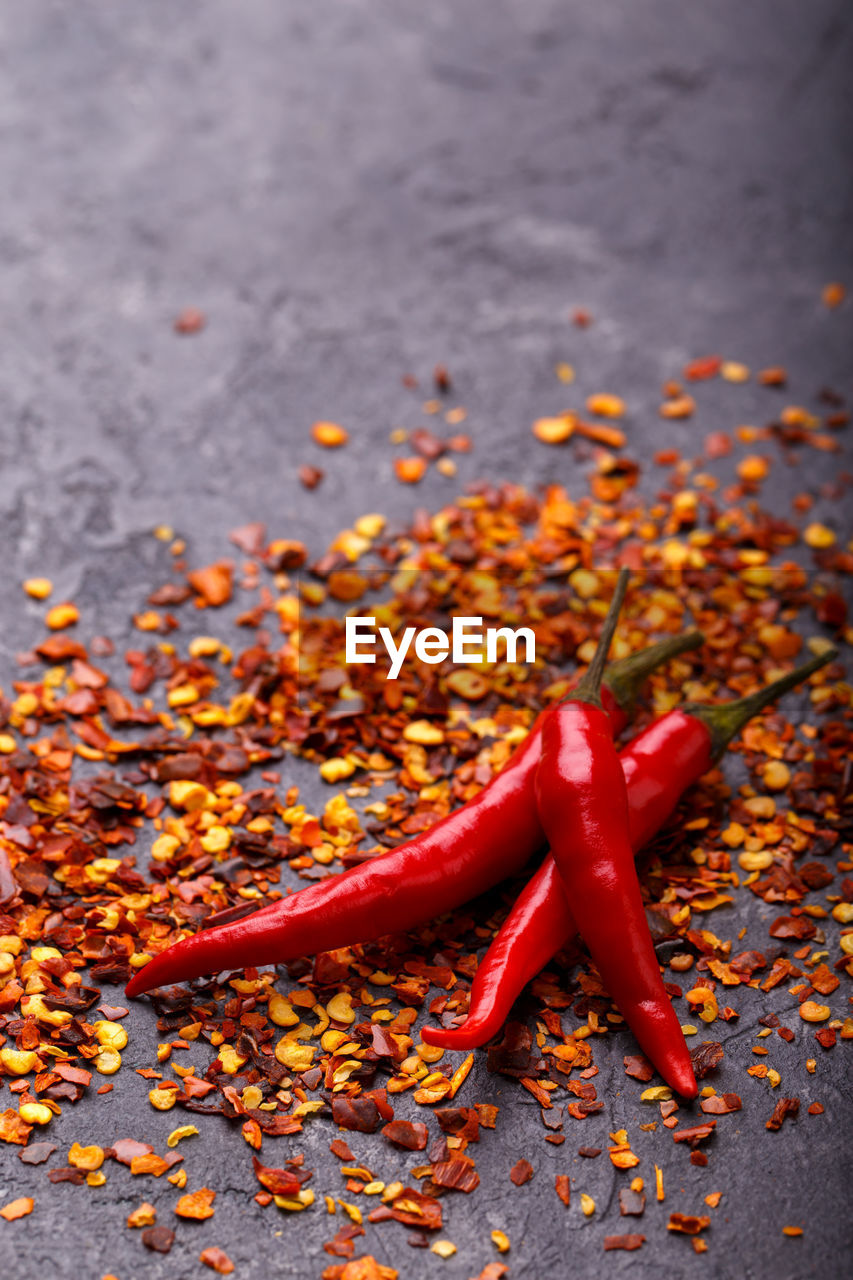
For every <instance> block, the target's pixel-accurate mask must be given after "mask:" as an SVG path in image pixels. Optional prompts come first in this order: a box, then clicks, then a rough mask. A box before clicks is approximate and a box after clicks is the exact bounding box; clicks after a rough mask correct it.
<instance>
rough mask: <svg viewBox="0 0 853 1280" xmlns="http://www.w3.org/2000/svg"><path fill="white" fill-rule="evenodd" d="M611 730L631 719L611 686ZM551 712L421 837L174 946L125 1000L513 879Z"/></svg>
mask: <svg viewBox="0 0 853 1280" xmlns="http://www.w3.org/2000/svg"><path fill="white" fill-rule="evenodd" d="M602 700H603V703H604V705H605V707H606V708H607V712H608V715H609V717H610V718H609V719H607V717H605V718H606V719H607V723H608V725H609V726H610V729H609V731H610V733H611V734H615V733H620V732H621V730H622V729H623V728H624V727H625V725H626V723H627V715H626V713H625V711H624V710H623V709H622V707H621V706H620V705H619V704H618V703H617V702H616V699H615V697H614V695H613V694H612V693H611V692H610V690H609V689H608V688H607V686H606V685H602ZM556 709H557V708H554V707H550V708H548V710H546V711H543V712H542V713H541V714H540V715H539V716H538V717H537V719H536V721H535V722H534V724H533V727H532V729H531V731H530V733H529V734H528V736H527V737H526V738H525V740H524V742H522V743H521V744H520V745H519V747H518V748H517V749H516V750H515V752H514V753H513V755H512V756H511V757H510V759H509V760H508V761H507V763H506V764H505V765H504V767H503V769H502V770H501V772H500V773H499V774H497V775H496V776H495V777H494V778H493V779H492V780H491V781H490V782H489V784H488V786H486V787H484V788H483V790H482V791H481V792H480V793H479V794H478V795H476V796H475V797H474V798H473V799H472V800H469V801H468V803H467V804H465V805H463V806H462V807H461V808H459V809H454V811H453V812H452V813H449V814H448V815H447V817H446V818H443V819H442V820H441V821H440V822H437V823H436V824H435V826H434V827H430V829H429V830H428V831H425V832H424V833H423V834H422V835H420V836H418V837H417V839H415V840H409V841H407V842H406V843H405V844H401V845H398V847H397V848H396V849H391V850H389V852H388V853H383V854H381V855H379V856H378V857H376V858H374V859H372V860H371V861H370V862H366V863H363V864H362V865H361V866H358V867H352V868H350V870H349V871H344V872H342V873H341V874H340V875H334V876H329V877H328V879H326V880H320V881H318V882H317V883H316V884H313V885H311V886H310V887H308V888H307V889H301V890H300V891H299V892H298V893H294V894H291V895H290V896H289V897H286V898H282V899H281V900H280V901H279V902H274V903H271V904H270V905H269V906H267V907H262V908H261V910H260V911H256V912H255V913H254V914H253V915H250V916H246V917H245V918H244V919H242V920H237V921H234V922H233V923H230V924H222V925H218V926H215V927H214V928H212V929H205V930H202V931H201V932H199V933H196V934H193V936H192V937H190V938H184V939H183V940H182V941H181V942H177V943H175V944H174V945H173V946H171V947H169V948H168V950H166V951H163V952H161V953H160V954H159V955H157V956H155V957H154V958H153V959H152V960H150V961H149V962H148V964H146V965H145V967H144V968H143V969H140V970H139V972H138V973H136V974H134V976H133V977H132V978H131V980H130V982H129V983H128V984H127V988H126V992H127V995H128V996H137V995H141V994H142V993H143V992H144V991H150V990H151V989H152V988H154V987H160V986H164V985H166V984H168V983H173V982H185V981H187V980H188V979H190V978H197V977H199V976H200V975H202V974H209V973H219V972H220V971H222V970H224V969H240V968H243V967H244V966H245V965H249V964H251V965H268V964H286V963H288V962H289V961H291V960H295V959H297V958H298V957H299V956H305V955H316V954H318V953H319V952H321V951H333V950H334V949H335V948H336V947H345V946H350V945H352V944H354V943H358V942H370V941H372V940H373V939H375V938H381V937H382V936H383V935H384V934H386V933H392V932H398V931H399V932H405V930H407V929H412V928H414V927H415V926H417V925H420V924H423V923H424V921H426V920H431V919H433V918H434V917H435V916H438V915H442V914H443V913H444V912H446V911H450V910H451V909H452V908H453V907H457V906H460V905H461V904H462V903H463V902H467V901H469V899H471V898H476V897H477V896H478V895H479V894H481V893H484V892H485V891H486V890H487V889H490V888H491V887H492V885H494V884H497V882H498V881H499V880H503V879H505V878H506V877H507V876H513V875H516V874H517V873H518V872H519V871H521V869H522V868H523V867H524V866H525V865H526V863H528V862H529V861H530V859H531V858H532V857H533V855H534V854H535V853H536V852H537V851H538V850H539V849H541V848H542V845H543V843H544V836H543V834H542V828H541V826H540V823H539V819H538V817H537V814H536V797H535V793H534V779H535V776H536V768H537V765H538V763H539V755H540V751H541V746H542V730H543V726H544V725H545V724H546V723H547V721H548V719H549V718H550V717H551V716H552V715H553V714H554V712H555V711H556Z"/></svg>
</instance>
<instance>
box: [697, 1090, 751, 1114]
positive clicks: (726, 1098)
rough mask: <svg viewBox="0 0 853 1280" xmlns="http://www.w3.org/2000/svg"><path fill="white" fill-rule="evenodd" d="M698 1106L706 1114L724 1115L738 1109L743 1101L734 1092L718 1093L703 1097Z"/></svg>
mask: <svg viewBox="0 0 853 1280" xmlns="http://www.w3.org/2000/svg"><path fill="white" fill-rule="evenodd" d="M700 1106H701V1107H702V1110H703V1111H704V1112H705V1114H706V1115H709V1116H725V1115H729V1114H730V1112H732V1111H740V1109H741V1107H742V1106H743V1103H742V1102H741V1100H740V1098H739V1096H738V1095H737V1094H736V1093H719V1094H714V1095H713V1097H710V1098H703V1099H702V1101H701V1103H700Z"/></svg>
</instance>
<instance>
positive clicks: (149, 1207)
mask: <svg viewBox="0 0 853 1280" xmlns="http://www.w3.org/2000/svg"><path fill="white" fill-rule="evenodd" d="M156 1221H157V1210H156V1209H155V1208H154V1205H153V1204H149V1203H148V1201H147V1200H143V1202H142V1204H141V1205H139V1207H138V1208H136V1209H134V1210H133V1212H132V1213H129V1214H128V1215H127V1225H128V1226H129V1227H153V1225H154V1223H155V1222H156Z"/></svg>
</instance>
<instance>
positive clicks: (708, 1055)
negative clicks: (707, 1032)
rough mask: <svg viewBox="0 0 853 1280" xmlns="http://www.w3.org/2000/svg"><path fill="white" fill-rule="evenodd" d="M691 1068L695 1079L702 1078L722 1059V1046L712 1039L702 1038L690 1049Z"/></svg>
mask: <svg viewBox="0 0 853 1280" xmlns="http://www.w3.org/2000/svg"><path fill="white" fill-rule="evenodd" d="M690 1057H691V1058H692V1059H693V1070H694V1072H695V1073H696V1079H697V1080H703V1079H704V1078H705V1076H706V1075H708V1073H709V1071H714V1070H715V1069H716V1068H717V1067H718V1066H719V1065H720V1063H721V1062H722V1060H723V1046H722V1045H721V1044H717V1043H716V1042H715V1041H714V1040H704V1041H703V1042H702V1044H700V1045H697V1046H696V1048H695V1049H691V1051H690Z"/></svg>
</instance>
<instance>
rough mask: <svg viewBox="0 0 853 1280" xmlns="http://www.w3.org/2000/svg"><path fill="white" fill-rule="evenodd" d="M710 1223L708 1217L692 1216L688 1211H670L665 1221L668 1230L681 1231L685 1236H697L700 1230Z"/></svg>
mask: <svg viewBox="0 0 853 1280" xmlns="http://www.w3.org/2000/svg"><path fill="white" fill-rule="evenodd" d="M710 1225H711V1219H710V1218H706V1217H701V1218H700V1217H694V1216H693V1215H692V1214H688V1213H671V1214H670V1215H669V1222H668V1223H667V1226H668V1228H669V1230H670V1231H681V1232H683V1233H684V1235H686V1236H698V1234H699V1232H700V1231H704V1230H705V1228H706V1227H710Z"/></svg>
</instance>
